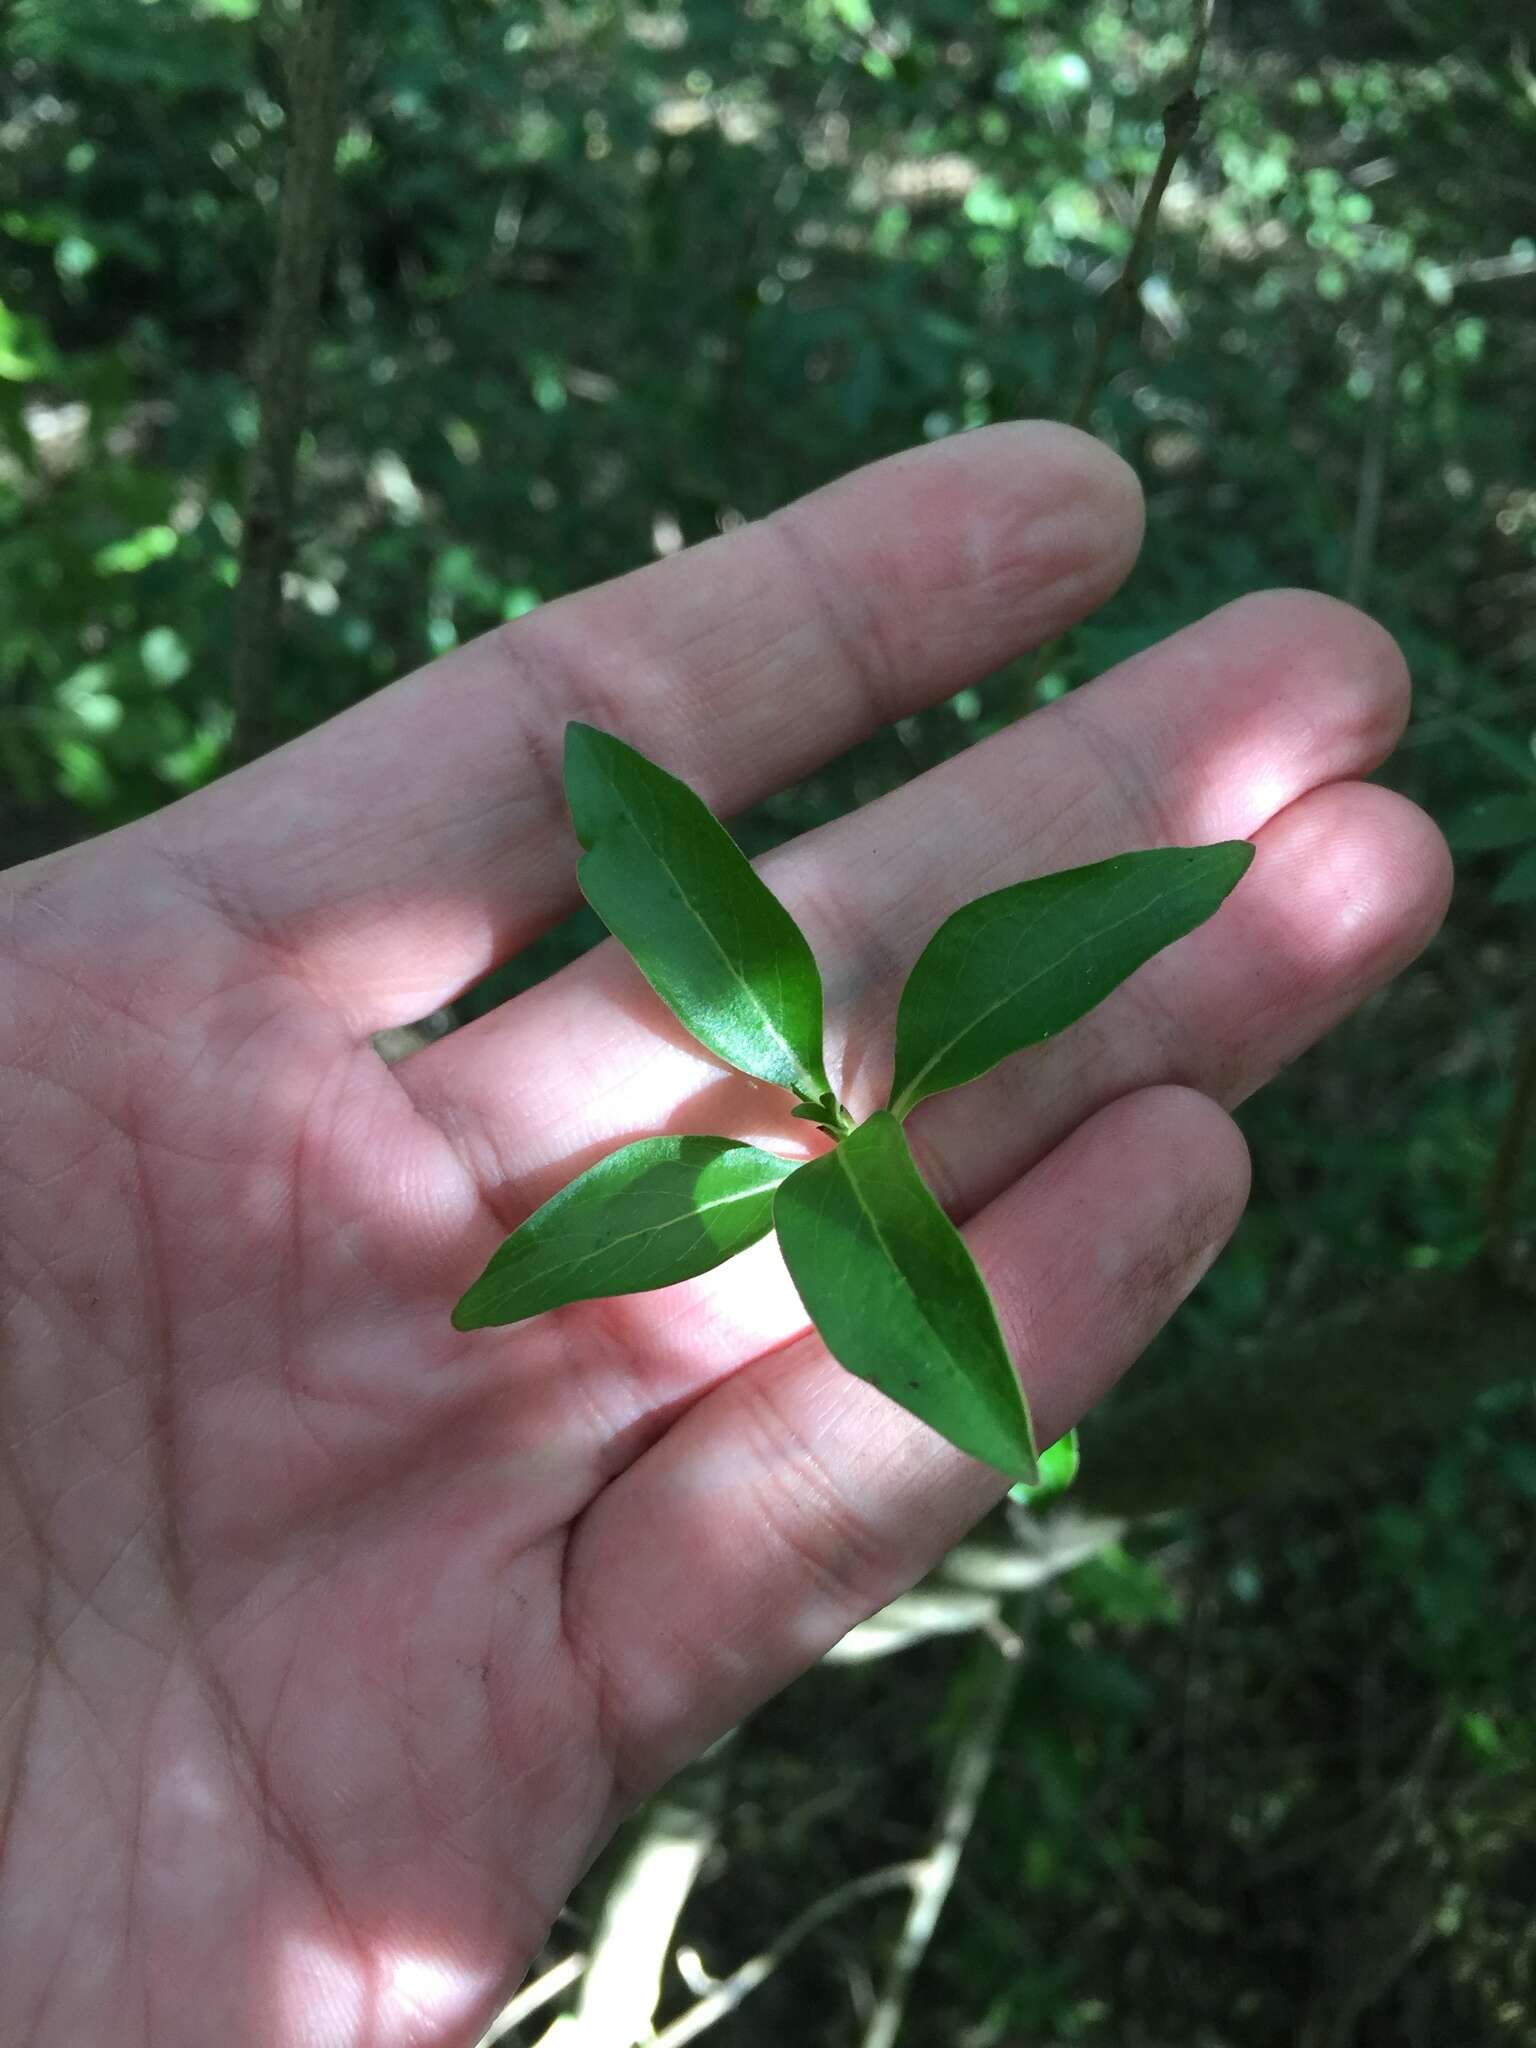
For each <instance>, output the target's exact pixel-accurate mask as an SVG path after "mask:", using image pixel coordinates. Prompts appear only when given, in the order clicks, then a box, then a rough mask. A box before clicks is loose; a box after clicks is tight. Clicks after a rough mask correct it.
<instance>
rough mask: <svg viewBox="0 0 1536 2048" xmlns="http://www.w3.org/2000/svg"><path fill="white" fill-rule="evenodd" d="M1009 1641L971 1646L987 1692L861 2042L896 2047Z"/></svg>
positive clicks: (997, 1700)
mask: <svg viewBox="0 0 1536 2048" xmlns="http://www.w3.org/2000/svg"><path fill="white" fill-rule="evenodd" d="M1014 1640H1015V1644H1016V1647H1015V1648H1014V1650H1013V1652H1012V1654H1011V1655H1010V1654H1007V1653H1005V1652H1004V1651H1002V1650H1001V1649H1000V1648H997V1647H994V1646H993V1645H992V1644H990V1643H989V1644H988V1646H987V1647H986V1648H984V1649H979V1650H978V1653H977V1654H978V1657H979V1659H980V1660H981V1662H982V1670H983V1676H984V1680H985V1685H986V1691H985V1693H984V1695H983V1697H982V1701H981V1706H980V1709H979V1711H978V1712H977V1713H976V1717H975V1719H974V1721H973V1722H972V1723H971V1726H970V1727H969V1728H968V1729H967V1730H966V1734H965V1739H964V1741H963V1742H962V1743H961V1745H960V1747H959V1749H958V1750H957V1751H956V1753H955V1760H954V1764H953V1766H952V1768H951V1770H950V1774H949V1784H948V1786H947V1788H946V1790H945V1795H944V1806H943V1810H942V1813H941V1815H940V1819H939V1829H938V1833H937V1834H936V1835H935V1837H934V1841H933V1847H932V1848H931V1849H930V1850H929V1851H928V1854H927V1855H926V1856H925V1857H924V1858H923V1859H922V1861H921V1863H919V1864H918V1866H917V1876H916V1880H915V1882H914V1883H913V1886H912V1902H911V1904H910V1906H909V1907H908V1908H907V1919H906V1925H905V1926H904V1927H903V1928H902V1930H901V1935H900V1938H899V1940H898V1941H897V1944H896V1948H895V1951H894V1953H893V1954H892V1956H891V1961H890V1966H889V1968H888V1970H887V1972H886V1978H885V1983H884V1984H883V1986H882V1987H881V1991H880V1996H879V1998H878V1999H877V2000H876V2002H875V2009H874V2011H873V2012H872V2013H871V2014H870V2017H869V2025H868V2026H867V2027H866V2028H865V2030H864V2039H863V2044H862V2048H896V2039H897V2036H898V2035H899V2034H900V2032H901V2025H902V2021H903V2020H904V2018H905V2017H906V2010H907V2000H908V1998H909V1997H910V1996H911V1992H912V1982H913V1979H914V1978H915V1977H916V1975H917V1972H918V1970H919V1968H920V1967H921V1964H922V1960H923V1957H924V1956H925V1955H926V1954H927V1953H928V1945H929V1943H930V1942H931V1941H932V1940H933V1934H934V1929H935V1928H936V1927H937V1926H938V1923H939V1915H940V1914H941V1913H942V1912H943V1910H944V1906H945V1902H946V1900H947V1899H948V1898H949V1894H950V1892H951V1890H952V1889H953V1888H954V1882H955V1878H956V1875H957V1874H958V1872H959V1869H960V1859H961V1857H962V1856H963V1855H964V1853H965V1845H966V1843H967V1842H968V1841H969V1840H970V1837H971V1829H972V1828H973V1827H974V1826H975V1824H976V1812H977V1809H978V1807H979V1806H980V1804H981V1798H982V1794H983V1793H984V1792H985V1791H986V1789H987V1785H988V1782H989V1781H990V1779H991V1776H992V1769H993V1766H994V1764H995V1763H996V1762H997V1749H998V1744H999V1742H1000V1741H1001V1739H1002V1733H1003V1724H1004V1722H1005V1721H1006V1720H1007V1718H1008V1709H1009V1708H1010V1707H1011V1706H1012V1704H1013V1697H1014V1694H1015V1692H1016V1691H1017V1690H1018V1684H1019V1674H1020V1672H1021V1671H1022V1669H1023V1667H1024V1656H1023V1648H1024V1646H1023V1643H1022V1642H1021V1641H1019V1639H1018V1638H1017V1637H1015V1639H1014Z"/></svg>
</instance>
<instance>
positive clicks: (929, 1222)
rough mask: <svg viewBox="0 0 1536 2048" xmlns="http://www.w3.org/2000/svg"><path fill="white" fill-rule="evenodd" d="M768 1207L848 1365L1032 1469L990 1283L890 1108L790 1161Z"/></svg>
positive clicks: (836, 1352)
mask: <svg viewBox="0 0 1536 2048" xmlns="http://www.w3.org/2000/svg"><path fill="white" fill-rule="evenodd" d="M773 1220H774V1223H775V1225H776V1226H777V1228H778V1233H779V1244H780V1247H781V1248H782V1250H783V1253H784V1259H785V1262H786V1264H787V1265H788V1267H789V1271H790V1277H791V1278H792V1279H793V1281H794V1283H795V1286H796V1287H797V1289H798V1290H799V1293H800V1299H801V1300H802V1301H803V1302H804V1303H805V1306H806V1310H807V1312H808V1313H809V1315H810V1318H811V1320H812V1322H813V1323H815V1325H816V1327H817V1329H818V1330H819V1331H820V1332H821V1335H822V1337H823V1339H824V1340H825V1342H826V1345H827V1348H828V1350H829V1351H830V1352H831V1353H832V1355H833V1357H834V1358H836V1359H837V1360H838V1361H839V1363H840V1364H842V1365H845V1366H846V1367H847V1368H848V1370H849V1371H850V1372H853V1373H857V1374H858V1376H859V1378H860V1379H865V1380H868V1381H870V1383H871V1384H872V1385H874V1386H877V1387H878V1388H879V1389H880V1391H881V1392H882V1393H883V1394H888V1395H889V1396H890V1398H891V1399H892V1400H893V1401H899V1402H900V1404H901V1406H902V1407H903V1408H906V1409H909V1410H910V1411H911V1413H912V1414H914V1415H916V1416H917V1417H918V1418H919V1419H920V1420H921V1421H923V1422H926V1423H927V1424H928V1425H929V1427H930V1428H932V1429H936V1430H938V1432H939V1433H940V1435H941V1436H946V1437H948V1439H949V1441H950V1442H951V1443H952V1444H955V1445H957V1446H958V1447H959V1449H961V1450H962V1451H967V1452H969V1453H970V1455H971V1456H972V1457H975V1458H982V1459H985V1461H986V1462H987V1463H988V1464H989V1465H995V1466H997V1467H998V1469H999V1470H1000V1471H1003V1472H1007V1473H1008V1474H1010V1475H1011V1476H1012V1477H1013V1478H1014V1479H1027V1480H1030V1481H1033V1480H1034V1479H1035V1478H1036V1477H1037V1472H1038V1466H1037V1461H1036V1457H1035V1442H1034V1435H1033V1432H1032V1430H1031V1427H1030V1420H1029V1404H1028V1403H1027V1402H1026V1400H1025V1398H1024V1390H1023V1388H1022V1387H1021V1386H1020V1385H1019V1380H1018V1375H1017V1373H1015V1371H1014V1369H1013V1365H1012V1363H1011V1361H1010V1360H1009V1357H1008V1347H1007V1345H1006V1344H1005V1343H1004V1342H1003V1333H1002V1331H1001V1329H1000V1328H999V1327H998V1321H997V1311H996V1309H995V1308H994V1307H993V1306H992V1297H991V1295H989V1294H988V1292H987V1288H986V1282H985V1281H984V1280H983V1279H982V1277H981V1275H980V1273H978V1272H977V1270H976V1265H975V1262H974V1261H973V1259H972V1258H971V1255H970V1253H969V1252H968V1251H967V1250H966V1248H965V1242H964V1240H963V1239H962V1238H961V1235H960V1233H959V1231H958V1230H956V1228H955V1226H954V1224H953V1223H951V1222H950V1220H949V1218H948V1217H947V1216H946V1215H945V1214H944V1211H943V1210H942V1209H941V1208H940V1207H939V1205H938V1203H937V1202H936V1201H935V1200H934V1198H933V1196H932V1195H931V1194H930V1193H929V1191H928V1189H927V1188H926V1187H925V1186H924V1185H923V1181H922V1179H921V1177H920V1175H919V1174H918V1171H917V1167H916V1166H915V1165H914V1163H913V1160H912V1154H911V1153H910V1152H909V1151H908V1149H907V1141H906V1138H905V1137H904V1136H903V1134H902V1129H901V1126H900V1124H899V1123H897V1121H896V1119H895V1117H893V1116H892V1115H891V1114H890V1112H889V1111H888V1110H878V1111H877V1112H876V1113H875V1115H874V1116H872V1117H871V1118H870V1119H869V1121H868V1122H867V1123H863V1124H860V1126H859V1127H858V1129H857V1130H856V1131H854V1132H853V1134H852V1135H851V1136H850V1137H847V1138H845V1139H844V1140H843V1142H842V1144H840V1145H839V1146H838V1147H837V1149H836V1151H834V1152H828V1153H827V1154H825V1155H824V1156H823V1157H822V1158H820V1159H813V1160H811V1161H810V1163H809V1164H808V1165H805V1166H802V1167H800V1168H799V1169H798V1171H796V1172H795V1173H792V1174H791V1175H790V1176H789V1178H788V1179H787V1180H786V1181H785V1182H784V1185H783V1186H782V1187H781V1188H780V1189H779V1191H778V1195H777V1196H776V1198H775V1200H774V1205H773Z"/></svg>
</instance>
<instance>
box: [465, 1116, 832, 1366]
mask: <svg viewBox="0 0 1536 2048" xmlns="http://www.w3.org/2000/svg"><path fill="white" fill-rule="evenodd" d="M794 1170H795V1162H794V1161H793V1160H792V1159H776V1158H775V1157H774V1156H773V1154H772V1153H771V1152H760V1151H759V1150H758V1149H757V1147H756V1146H755V1145H741V1144H737V1143H736V1142H735V1141H734V1140H733V1139H730V1138H643V1139H641V1141H640V1142H639V1143H638V1144H635V1145H626V1146H624V1147H623V1149H622V1150H621V1151H618V1152H613V1153H610V1154H609V1156H608V1157H607V1158H606V1159H600V1160H599V1161H598V1163H597V1164H596V1166H592V1167H589V1168H588V1169H587V1171H586V1172H585V1173H583V1174H581V1175H579V1176H578V1178H577V1179H575V1180H573V1181H572V1182H570V1184H569V1185H568V1186H567V1187H563V1188H562V1189H561V1190H560V1192H559V1194H557V1195H554V1196H552V1197H551V1198H550V1200H549V1201H547V1202H546V1203H545V1204H544V1206H543V1208H541V1209H536V1210H535V1211H534V1212H533V1214H532V1215H531V1216H530V1217H529V1218H528V1220H527V1222H526V1223H524V1224H522V1225H521V1226H520V1227H519V1228H518V1229H517V1230H514V1231H513V1233H512V1235H511V1236H510V1237H509V1238H508V1239H507V1240H506V1242H505V1243H504V1244H503V1245H502V1246H501V1248H500V1249H499V1250H498V1251H497V1252H496V1253H495V1255H494V1256H493V1257H492V1259H491V1262H490V1264H489V1265H488V1266H487V1267H486V1269H485V1271H484V1272H483V1273H482V1274H481V1276H480V1278H479V1279H478V1280H477V1281H476V1282H475V1284H474V1286H473V1287H471V1288H470V1290H469V1292H468V1293H467V1294H466V1295H465V1296H464V1298H463V1300H462V1301H460V1303H459V1305H458V1307H457V1308H456V1309H455V1310H454V1312H453V1321H454V1327H455V1328H456V1329H460V1330H479V1329H484V1328H485V1327H487V1326H488V1325H489V1324H493V1323H520V1322H523V1321H524V1320H526V1318H527V1317H529V1316H536V1315H542V1314H543V1313H544V1311H545V1310H546V1309H551V1308H562V1307H564V1306H565V1304H566V1303H568V1302H572V1301H593V1300H596V1299H598V1298H599V1297H600V1296H602V1295H606V1294H641V1293H645V1292H647V1291H648V1290H649V1289H651V1288H653V1287H670V1286H672V1285H673V1283H674V1282H675V1281H678V1280H692V1279H694V1278H696V1277H697V1276H698V1275H699V1274H700V1273H708V1272H709V1271H710V1270H711V1269H712V1268H713V1267H715V1266H719V1265H723V1264H724V1262H725V1261H726V1260H727V1259H730V1258H734V1257H735V1255H736V1253H737V1252H740V1251H745V1250H746V1248H747V1246H748V1245H750V1244H755V1243H756V1242H757V1240H758V1239H759V1238H760V1237H763V1236H765V1235H766V1234H767V1232H768V1231H769V1229H770V1228H771V1227H772V1224H773V1196H774V1190H775V1189H776V1188H777V1187H778V1186H779V1184H780V1182H781V1181H783V1180H784V1178H785V1177H786V1175H788V1174H791V1173H793V1172H794Z"/></svg>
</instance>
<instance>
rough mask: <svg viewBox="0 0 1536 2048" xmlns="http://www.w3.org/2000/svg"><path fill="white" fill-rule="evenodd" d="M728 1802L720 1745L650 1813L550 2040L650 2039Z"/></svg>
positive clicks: (611, 2047)
mask: <svg viewBox="0 0 1536 2048" xmlns="http://www.w3.org/2000/svg"><path fill="white" fill-rule="evenodd" d="M723 1801H724V1781H723V1776H722V1772H721V1768H720V1748H719V1745H717V1746H716V1747H715V1748H714V1749H712V1750H709V1751H707V1752H706V1753H705V1755H704V1756H702V1757H701V1758H700V1759H699V1761H698V1763H696V1764H695V1765H694V1766H693V1767H692V1768H691V1769H690V1770H688V1771H686V1772H684V1773H683V1775H682V1776H681V1777H680V1778H678V1779H676V1780H675V1781H674V1783H673V1784H672V1786H671V1787H670V1789H669V1790H668V1791H667V1792H666V1793H665V1794H663V1795H662V1796H661V1797H659V1798H657V1799H654V1800H653V1801H652V1802H651V1804H650V1805H649V1806H648V1807H647V1808H646V1810H645V1813H644V1815H643V1816H642V1822H641V1826H640V1829H639V1832H638V1835H637V1837H636V1839H635V1842H634V1845H633V1847H632V1848H631V1849H630V1852H629V1854H628V1856H626V1857H625V1859H624V1862H623V1864H622V1866H621V1867H620V1869H619V1871H618V1873H617V1875H616V1876H615V1877H614V1880H613V1883H612V1884H611V1885H610V1886H609V1888H608V1895H607V1897H606V1898H605V1899H604V1901H603V1911H602V1917H601V1919H600V1921H599V1923H598V1928H597V1933H596V1935H595V1937H594V1939H593V1942H592V1955H591V1960H590V1961H589V1962H588V1964H587V1968H586V1974H585V1976H584V1978H583V1980H582V1986H581V1996H580V1998H579V1999H578V2000H577V2002H576V2010H575V2011H574V2013H571V2014H568V2015H567V2016H566V2017H564V2018H563V2019H559V2020H557V2021H556V2022H555V2024H554V2027H553V2028H552V2029H551V2030H550V2032H549V2033H548V2034H547V2035H546V2036H545V2038H546V2040H548V2041H550V2042H551V2043H553V2042H555V2041H558V2042H559V2043H560V2044H561V2048H632V2044H633V2043H634V2042H637V2041H649V2040H650V2039H651V2035H652V2031H653V2029H654V2026H655V2021H656V2008H657V2006H658V2005H659V2004H660V2003H661V1987H662V1979H663V1976H664V1974H665V1971H666V1964H667V1957H668V1955H669V1954H670V1953H671V1949H672V1943H673V1940H674V1938H675V1936H676V1933H677V1923H678V1920H679V1918H680V1916H681V1914H682V1911H683V1908H684V1906H685V1905H686V1904H687V1903H688V1897H689V1894H690V1893H691V1892H692V1890H693V1887H694V1885H695V1883H696V1882H697V1881H698V1876H699V1873H700V1871H701V1870H702V1869H703V1868H704V1864H705V1861H706V1859H707V1857H708V1856H709V1853H710V1851H711V1849H713V1847H714V1845H715V1840H716V1837H717V1835H718V1833H719V1825H720V1810H721V1806H722V1804H723Z"/></svg>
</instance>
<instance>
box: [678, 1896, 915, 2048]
mask: <svg viewBox="0 0 1536 2048" xmlns="http://www.w3.org/2000/svg"><path fill="white" fill-rule="evenodd" d="M921 1868H922V1866H921V1865H920V1864H916V1863H892V1864H890V1865H889V1866H888V1867H887V1868H886V1869H884V1870H871V1871H867V1872H866V1873H865V1875H864V1876H863V1877H855V1878H852V1879H850V1881H849V1882H848V1883H847V1884H844V1885H839V1886H838V1888H837V1890H836V1891H832V1892H828V1893H827V1894H826V1896H825V1897H824V1898H820V1899H818V1900H817V1901H816V1903H815V1904H814V1905H812V1906H807V1907H806V1909H805V1911H804V1912H803V1913H801V1914H800V1915H799V1916H798V1917H797V1918H796V1919H794V1920H791V1921H790V1923H789V1925H788V1926H787V1927H786V1928H785V1929H784V1932H783V1933H782V1934H781V1935H780V1936H779V1938H778V1940H777V1941H776V1942H774V1944H773V1945H772V1947H771V1948H766V1949H764V1950H763V1952H762V1954H761V1955H759V1956H754V1957H753V1958H752V1960H751V1961H750V1962H747V1963H743V1964H742V1966H741V1968H740V1969H739V1970H733V1971H732V1972H731V1974H730V1976H729V1977H725V1978H722V1979H721V1981H720V1982H719V1983H718V1984H717V1985H716V1986H715V1988H714V1990H713V1991H711V1992H710V1993H709V1995H708V1997H707V1998H701V1999H700V2000H699V2002H698V2004H697V2005H692V2006H690V2007H689V2008H688V2010H687V2012H685V2013H683V2014H681V2015H680V2016H679V2017H678V2018H677V2019H675V2020H673V2021H672V2023H671V2025H670V2026H666V2027H663V2028H662V2030H661V2032H660V2033H659V2034H657V2035H656V2036H655V2037H654V2039H652V2040H651V2041H649V2042H648V2043H647V2044H646V2048H683V2043H684V2042H685V2041H696V2040H697V2039H698V2037H699V2035H700V2034H702V2033H704V2032H705V2030H706V2029H707V2028H709V2027H712V2026H714V2025H715V2024H716V2022H717V2021H719V2020H723V2019H725V2018H726V2017H727V2016H728V2015H729V2014H731V2013H733V2012H734V2011H735V2010H736V2008H737V2006H738V2005H740V2004H741V2002H742V2000H743V1999H744V1998H745V1997H747V1995H748V1994H749V1993H750V1992H753V1991H755V1990H756V1989H757V1987H758V1986H759V1985H760V1984H763V1983H766V1981H767V1980H768V1978H770V1977H771V1976H772V1975H773V1973H774V1971H775V1970H776V1969H777V1968H778V1967H779V1965H780V1964H781V1963H782V1962H783V1961H784V1960H785V1959H786V1957H788V1956H789V1955H791V1954H792V1953H793V1952H794V1950H795V1949H797V1948H798V1947H799V1946H800V1944H801V1942H802V1941H804V1940H805V1939H806V1937H807V1935H811V1934H814V1933H815V1932H816V1930H817V1928H818V1927H821V1926H823V1925H825V1923H826V1922H827V1921H828V1920H831V1919H832V1918H834V1916H835V1915H837V1914H838V1913H841V1912H843V1911H844V1910H845V1908H847V1907H849V1906H853V1905H857V1904H858V1902H859V1900H860V1899H871V1898H874V1897H876V1896H877V1895H878V1894H879V1893H881V1892H890V1891H901V1890H906V1889H909V1888H910V1887H911V1886H912V1885H914V1884H915V1883H916V1881H917V1878H918V1873H919V1871H920V1870H921Z"/></svg>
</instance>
